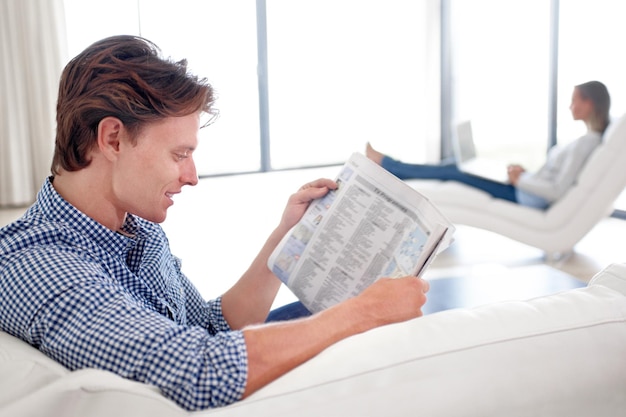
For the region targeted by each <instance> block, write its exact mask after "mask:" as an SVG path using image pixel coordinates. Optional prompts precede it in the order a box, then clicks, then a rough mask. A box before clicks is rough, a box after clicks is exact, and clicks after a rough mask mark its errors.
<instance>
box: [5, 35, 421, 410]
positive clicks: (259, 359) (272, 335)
mask: <svg viewBox="0 0 626 417" xmlns="http://www.w3.org/2000/svg"><path fill="white" fill-rule="evenodd" d="M213 101H214V99H213V90H212V88H211V86H210V85H209V84H208V83H207V82H206V80H205V79H198V78H197V77H195V76H193V75H190V74H189V73H188V72H187V68H186V62H185V61H181V62H172V61H170V60H166V59H164V58H162V57H161V56H160V52H159V50H158V48H157V47H156V46H155V45H154V44H152V43H150V42H149V41H147V40H145V39H141V38H138V37H132V36H117V37H112V38H107V39H104V40H102V41H99V42H96V43H95V44H93V45H91V46H90V47H88V48H87V49H86V50H85V51H84V52H83V53H81V54H79V55H78V56H77V57H76V58H74V59H73V60H72V61H71V62H70V63H69V64H68V65H67V67H66V68H65V70H64V72H63V75H62V77H61V84H60V88H59V97H58V103H57V137H56V147H55V154H54V159H53V163H52V174H53V175H52V176H51V177H50V178H48V179H47V180H46V181H45V183H44V184H43V186H42V188H41V190H40V192H39V194H38V197H37V201H36V202H35V203H34V205H33V206H32V207H31V208H30V209H29V210H28V211H27V212H26V214H25V215H24V216H23V217H22V218H21V219H20V220H18V221H16V222H15V223H13V224H10V225H8V226H6V227H5V228H3V229H1V230H0V255H1V258H0V259H1V260H0V328H1V329H2V330H4V331H6V332H8V333H10V334H12V335H14V336H17V337H19V338H21V339H23V340H25V341H27V342H28V343H30V344H31V345H33V346H35V347H37V348H38V349H40V350H41V351H42V352H44V353H45V354H47V355H49V356H50V357H52V358H54V359H55V360H57V361H59V362H60V363H62V364H63V365H65V366H67V367H68V368H70V369H80V368H87V367H91V368H100V369H105V370H108V371H111V372H115V373H117V374H119V375H122V376H124V377H127V378H130V379H133V380H137V381H142V382H145V383H148V384H152V385H155V386H157V387H159V388H160V390H161V391H162V392H163V394H164V395H166V396H168V397H169V398H171V399H173V400H174V401H176V402H177V403H178V404H179V405H181V406H182V407H184V408H186V409H188V410H199V409H203V408H207V407H217V406H223V405H226V404H229V403H232V402H234V401H237V400H240V399H242V398H245V397H246V396H248V395H249V394H251V393H252V392H254V391H256V390H257V389H259V388H261V387H263V386H264V385H266V384H267V383H269V382H271V381H273V380H274V379H276V378H277V377H279V376H280V375H282V374H284V373H285V372H288V371H289V370H291V369H293V368H294V367H296V366H298V365H299V364H301V363H303V362H305V361H307V360H308V359H310V358H311V357H313V356H315V355H316V354H318V353H319V352H320V351H322V350H323V349H325V348H326V347H328V346H330V345H331V344H333V343H335V342H337V341H339V340H341V339H343V338H345V337H348V336H350V335H354V334H357V333H360V332H364V331H367V330H368V329H371V328H374V327H377V326H381V325H385V324H388V323H393V322H398V321H403V320H407V319H411V318H414V317H418V316H420V315H421V310H420V309H421V307H422V305H423V304H424V303H425V301H426V296H425V292H426V291H428V284H427V283H426V282H424V281H423V280H421V279H416V278H414V277H405V278H401V279H395V280H394V279H382V280H379V281H378V282H377V283H375V284H374V285H372V286H371V287H370V288H368V289H367V290H366V291H365V292H363V293H362V295H360V296H358V297H355V298H352V299H350V300H348V301H346V302H344V303H342V304H339V305H337V306H335V307H333V308H330V309H328V310H326V311H324V312H322V313H319V314H316V315H313V316H310V317H306V318H300V319H297V320H290V321H282V322H277V323H272V324H263V323H264V321H265V319H266V317H267V315H268V312H269V309H270V307H271V305H272V302H273V300H274V298H275V296H276V293H277V291H278V289H279V287H280V281H279V280H278V279H277V278H276V277H275V276H274V275H273V274H272V273H271V271H270V270H269V269H268V267H267V259H268V257H269V255H270V253H271V252H272V250H273V249H274V248H275V246H276V245H277V244H278V242H279V241H280V239H281V238H282V237H283V236H284V235H285V233H286V232H287V231H288V230H289V229H290V228H291V227H292V226H293V225H294V224H295V223H296V222H297V221H298V220H299V219H300V218H301V216H302V214H303V213H304V210H305V209H306V207H307V206H308V204H309V202H310V201H311V200H313V199H316V198H319V197H322V196H323V195H324V194H325V193H326V192H328V190H329V189H334V188H336V184H335V183H334V181H332V180H328V179H319V180H316V181H313V182H311V183H309V184H307V185H305V186H303V187H302V188H300V189H299V190H298V191H297V192H296V193H295V194H293V195H292V196H291V197H290V198H289V200H288V203H287V206H286V208H285V210H284V213H283V216H282V218H281V221H280V223H279V225H278V226H277V227H276V229H275V230H274V231H273V233H272V234H271V235H270V237H269V238H268V240H267V242H266V243H265V245H264V246H263V248H262V249H261V251H260V253H259V254H258V256H257V257H256V258H255V259H254V260H253V262H252V264H251V265H250V267H249V269H248V270H247V271H246V272H245V273H244V275H243V276H242V277H241V278H240V280H239V281H237V283H236V284H235V285H234V286H233V287H232V288H231V289H230V290H229V291H227V292H226V293H225V294H223V295H222V296H221V297H218V298H217V299H214V300H211V301H208V302H207V301H205V300H203V299H202V298H201V296H200V294H199V292H198V291H197V289H196V288H195V287H194V286H193V285H192V284H191V282H190V281H189V280H188V279H187V278H186V277H185V276H184V275H183V274H182V273H181V272H180V264H179V261H178V259H177V258H176V257H174V256H173V255H172V254H171V253H170V250H169V247H168V243H167V238H166V236H165V234H164V232H163V230H162V229H161V227H160V226H159V225H158V223H161V222H163V220H165V217H166V213H167V209H168V208H169V207H170V206H171V205H172V197H173V196H174V195H175V194H177V193H179V192H180V191H181V189H182V188H183V186H185V185H195V184H197V182H198V178H197V173H196V168H195V165H194V162H193V151H194V149H195V148H196V146H197V144H198V131H199V129H200V127H201V126H200V125H201V124H200V119H201V116H202V115H209V116H211V115H214V114H215V111H214V110H213V108H212V106H213Z"/></svg>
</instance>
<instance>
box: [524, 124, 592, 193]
mask: <svg viewBox="0 0 626 417" xmlns="http://www.w3.org/2000/svg"><path fill="white" fill-rule="evenodd" d="M599 140H600V138H599V135H596V134H589V135H585V136H583V137H581V138H579V139H578V140H577V141H575V142H572V143H571V144H569V145H567V146H565V147H563V148H553V149H552V151H551V152H550V155H549V157H548V161H547V162H546V164H545V165H544V166H542V167H541V168H540V169H539V170H538V171H537V172H536V173H528V172H527V173H524V174H522V176H521V177H520V179H519V182H518V184H517V187H518V188H519V189H520V190H522V191H524V192H526V193H530V194H534V195H536V196H539V197H542V198H543V199H545V200H547V201H548V202H554V201H556V200H558V199H559V198H561V197H562V196H563V195H564V194H565V193H566V192H567V191H568V190H569V189H570V187H571V186H572V185H573V184H574V183H575V182H576V179H577V178H578V175H579V173H580V170H581V169H582V168H583V166H584V165H585V163H586V162H587V159H588V158H589V156H590V155H591V153H592V152H593V150H594V149H595V148H596V147H597V145H598V144H599Z"/></svg>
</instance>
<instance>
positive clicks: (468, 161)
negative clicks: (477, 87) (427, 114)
mask: <svg viewBox="0 0 626 417" xmlns="http://www.w3.org/2000/svg"><path fill="white" fill-rule="evenodd" d="M455 133H456V134H455V135H452V151H453V152H454V158H455V160H456V164H457V166H458V168H459V170H460V171H462V172H465V173H467V174H472V175H475V176H477V177H482V178H486V179H490V180H492V181H497V182H502V183H507V182H508V181H509V178H508V175H507V164H505V163H504V162H501V161H496V160H493V159H488V158H481V157H480V156H478V155H476V147H475V146H474V136H473V134H472V123H471V121H469V120H465V121H462V122H460V123H458V124H457V125H456V132H455Z"/></svg>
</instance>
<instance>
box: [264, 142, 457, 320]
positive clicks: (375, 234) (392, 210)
mask: <svg viewBox="0 0 626 417" xmlns="http://www.w3.org/2000/svg"><path fill="white" fill-rule="evenodd" d="M336 182H337V184H338V188H337V189H336V190H332V191H330V192H329V193H328V194H326V196H324V197H323V198H321V199H318V200H315V201H313V202H312V203H311V205H310V206H309V208H308V209H307V211H306V212H305V214H304V216H303V217H302V219H301V220H300V222H299V223H298V224H296V225H295V226H294V227H293V228H292V229H291V230H290V231H289V233H287V235H285V237H284V238H283V239H282V241H281V242H280V243H279V245H278V246H277V247H276V249H275V250H274V252H273V253H272V255H271V256H270V258H269V260H268V266H269V268H270V270H271V271H272V272H273V273H274V274H275V275H276V276H277V277H278V278H279V279H280V280H281V281H282V282H283V283H284V284H285V285H286V286H287V287H288V288H289V289H290V290H291V291H292V292H293V293H294V294H295V295H296V296H297V297H298V299H299V300H300V301H301V302H302V303H303V304H304V305H305V307H307V308H308V309H309V310H310V311H311V312H313V313H315V312H318V311H321V310H324V309H326V308H328V307H330V306H332V305H334V304H337V303H339V302H341V301H343V300H346V299H348V298H350V297H353V296H355V295H357V294H359V293H360V292H361V291H363V290H364V289H365V288H367V287H368V286H369V285H371V284H372V283H373V282H374V281H376V280H377V279H378V278H380V277H392V278H395V277H401V276H407V275H414V276H418V275H420V274H421V273H422V272H423V271H424V270H425V269H426V268H427V267H428V265H429V263H430V262H431V261H432V260H433V259H434V258H435V256H436V255H437V254H438V253H439V252H440V251H442V250H443V249H445V248H447V247H448V246H449V244H450V243H451V241H452V235H453V233H454V226H453V225H452V224H451V223H450V221H448V220H447V219H446V218H445V216H444V215H443V214H442V213H441V212H440V211H439V210H438V209H437V208H436V207H435V206H434V205H433V204H432V203H431V202H430V201H429V200H428V199H427V198H426V197H425V196H423V195H422V194H420V193H419V192H418V191H417V190H415V189H413V188H411V187H410V186H408V185H407V184H405V183H404V182H403V181H401V180H400V179H398V178H397V177H395V176H394V175H392V174H390V173H389V172H387V171H386V170H385V169H383V168H382V167H380V166H379V165H378V164H376V163H375V162H373V161H371V160H369V159H368V158H366V157H365V156H364V155H362V154H359V153H354V154H353V155H352V156H351V157H350V159H349V160H348V161H347V162H346V164H345V165H344V166H343V168H342V169H341V171H340V173H339V176H338V177H337V179H336Z"/></svg>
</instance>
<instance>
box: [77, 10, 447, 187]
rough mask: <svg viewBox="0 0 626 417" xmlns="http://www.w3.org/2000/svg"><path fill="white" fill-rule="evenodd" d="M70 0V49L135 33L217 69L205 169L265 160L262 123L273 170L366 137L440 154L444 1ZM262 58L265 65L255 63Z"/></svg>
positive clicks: (201, 152) (207, 72)
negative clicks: (262, 88)
mask: <svg viewBox="0 0 626 417" xmlns="http://www.w3.org/2000/svg"><path fill="white" fill-rule="evenodd" d="M65 4H66V15H67V24H68V39H69V52H70V55H71V56H74V55H76V54H77V53H79V52H80V51H81V50H83V49H84V48H85V47H87V46H88V45H89V44H91V43H92V42H94V41H96V40H98V39H101V38H103V37H106V36H110V35H114V34H121V33H128V34H138V35H141V36H144V37H146V38H148V39H150V40H152V41H154V42H155V43H156V44H157V45H159V46H160V47H161V49H162V50H163V52H164V53H165V54H166V55H170V56H172V57H173V58H174V59H181V58H186V59H187V60H188V61H189V64H190V67H191V69H192V71H193V72H194V73H196V74H198V75H201V76H206V77H207V78H209V80H210V82H211V83H212V85H213V86H214V87H215V89H216V91H217V94H218V100H217V102H216V107H217V108H218V109H219V110H220V118H219V119H218V121H217V122H216V123H214V124H213V125H211V126H210V127H209V128H207V129H205V130H203V131H202V132H201V141H200V146H199V148H198V150H197V152H196V155H195V159H196V163H197V166H198V172H199V174H200V175H211V174H220V173H232V172H246V171H258V170H259V169H261V142H262V138H261V127H262V126H266V127H267V134H268V138H267V139H268V140H267V143H269V149H270V152H268V154H269V156H270V161H271V163H272V166H271V167H270V168H293V167H300V166H311V165H324V164H335V163H342V162H343V161H345V160H346V159H347V158H348V157H349V156H350V154H351V153H352V152H354V151H363V150H364V147H365V142H367V141H372V142H374V143H376V145H377V146H379V147H380V148H381V149H382V150H384V151H385V152H390V153H394V152H395V154H396V155H409V159H414V160H420V159H424V158H425V157H426V153H427V152H429V151H430V152H433V150H434V151H438V147H439V145H438V143H439V107H440V105H439V101H438V97H439V67H438V62H439V58H438V33H439V23H438V22H439V20H438V12H439V11H438V8H437V7H436V6H437V5H438V1H437V0H428V1H420V2H415V1H413V0H384V1H383V0H334V1H330V0H319V1H313V0H266V1H262V0H259V1H252V0H238V1H230V0H177V1H176V7H172V6H171V5H172V2H171V0H136V1H135V2H128V1H124V0H117V1H109V2H105V3H103V2H96V1H85V0H66V3H65ZM265 15H266V16H267V21H263V20H262V17H264V16H265ZM86 16H89V18H85V17H86ZM93 16H98V19H93V18H92V17H93ZM257 18H259V19H261V24H260V25H257ZM265 29H267V32H266V33H265V32H263V31H265ZM257 30H260V32H257ZM257 35H258V36H259V38H257ZM264 37H266V39H267V44H266V48H264V47H261V48H257V42H258V40H259V39H263V38H264ZM258 53H260V54H262V55H261V60H259V59H258V58H259V56H258ZM263 54H266V55H263ZM265 58H267V62H268V64H267V68H263V67H262V65H263V64H261V66H258V62H259V61H260V62H264V61H265ZM266 70H267V78H264V77H265V71H266ZM266 82H267V84H266V85H267V86H268V96H267V100H265V101H264V100H263V98H262V99H261V100H260V99H259V97H260V95H259V84H260V83H266ZM261 97H262V96H261ZM259 103H260V104H259ZM260 114H262V115H263V116H260ZM265 115H267V116H265Z"/></svg>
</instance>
